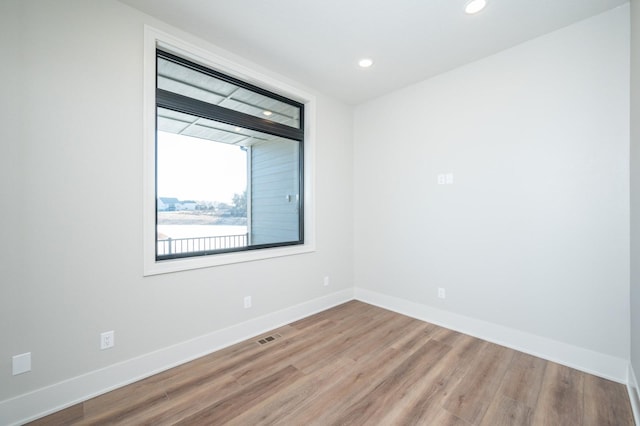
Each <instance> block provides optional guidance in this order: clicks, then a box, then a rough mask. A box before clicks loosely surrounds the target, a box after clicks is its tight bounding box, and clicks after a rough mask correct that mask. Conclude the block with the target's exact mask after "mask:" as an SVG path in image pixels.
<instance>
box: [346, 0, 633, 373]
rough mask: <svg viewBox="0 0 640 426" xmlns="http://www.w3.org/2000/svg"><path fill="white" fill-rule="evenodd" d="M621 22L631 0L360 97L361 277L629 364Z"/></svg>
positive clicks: (379, 289)
mask: <svg viewBox="0 0 640 426" xmlns="http://www.w3.org/2000/svg"><path fill="white" fill-rule="evenodd" d="M628 33H629V8H628V5H627V6H623V7H620V8H617V9H614V10H612V11H609V12H606V13H604V14H602V15H599V16H596V17H593V18H591V19H588V20H585V21H583V22H580V23H577V24H575V25H572V26H570V27H567V28H565V29H562V30H559V31H556V32H554V33H551V34H548V35H545V36H543V37H540V38H538V39H535V40H532V41H530V42H527V43H524V44H522V45H519V46H517V47H515V48H512V49H509V50H506V51H503V52H501V53H499V54H496V55H493V56H491V57H487V58H485V59H482V60H480V61H477V62H475V63H472V64H470V65H467V66H464V67H461V68H458V69H456V70H453V71H451V72H448V73H446V74H443V75H440V76H438V77H435V78H432V79H429V80H426V81H424V82H422V83H419V84H416V85H413V86H410V87H407V88H405V89H403V90H400V91H397V92H394V93H392V94H390V95H388V96H385V97H382V98H379V99H377V100H374V101H372V102H369V103H367V104H363V105H360V106H358V107H357V108H356V113H355V194H356V203H355V236H356V249H355V260H356V267H355V277H356V287H357V288H358V289H363V290H365V293H367V294H371V293H372V294H377V295H379V296H380V300H382V299H384V297H393V298H396V299H400V300H405V301H411V302H414V303H415V304H418V305H419V306H422V307H423V308H424V311H425V312H427V311H431V312H436V310H434V309H433V308H437V312H440V313H441V314H442V313H443V312H445V313H448V314H447V315H449V314H456V315H457V318H461V317H466V318H469V319H471V320H473V321H477V320H482V321H485V322H486V323H483V324H489V325H491V324H493V325H496V326H499V327H506V328H507V329H508V330H510V332H512V331H514V330H515V331H517V332H518V333H520V334H519V335H521V336H539V337H542V338H544V339H547V340H548V341H557V342H562V344H563V345H565V344H566V345H569V346H570V347H572V348H576V347H577V348H581V350H582V349H584V350H583V351H582V352H580V351H578V352H579V353H584V354H590V353H591V352H593V351H595V353H598V354H603V355H604V358H603V359H605V358H606V359H609V358H607V357H610V358H611V359H614V360H618V362H619V363H623V364H624V365H626V360H627V359H628V354H629V332H630V329H629V303H628V297H629V180H628V179H629V165H628V160H629V154H628V152H629V34H628ZM447 172H451V173H453V174H454V184H453V185H437V184H436V177H437V175H438V174H439V173H447ZM438 287H444V288H445V289H446V292H447V298H446V299H445V300H441V299H437V297H436V296H437V288H438ZM357 294H358V292H356V295H357ZM386 300H392V299H390V298H388V299H386ZM437 312H436V314H434V315H436V316H437ZM445 317H446V315H445V314H442V315H441V318H445ZM495 329H498V328H495ZM480 333H482V332H480ZM507 334H508V333H507ZM516 334H517V333H516ZM505 336H506V334H505ZM494 337H495V336H494ZM502 340H503V341H504V343H507V344H509V343H511V344H514V345H516V346H517V344H515V343H514V342H509V339H508V338H503V339H502ZM563 348H564V346H563ZM540 353H541V354H542V355H544V349H542V350H541V351H540ZM547 355H548V354H547ZM565 361H566V360H565ZM594 369H596V368H595V367H594ZM600 373H602V372H600ZM625 373H626V367H625ZM612 375H614V374H612ZM617 378H618V379H620V377H617Z"/></svg>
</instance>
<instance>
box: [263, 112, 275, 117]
mask: <svg viewBox="0 0 640 426" xmlns="http://www.w3.org/2000/svg"><path fill="white" fill-rule="evenodd" d="M262 113H263V114H264V115H266V116H267V117H268V116H270V115H271V114H273V113H272V112H271V111H262Z"/></svg>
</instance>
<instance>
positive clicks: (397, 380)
mask: <svg viewBox="0 0 640 426" xmlns="http://www.w3.org/2000/svg"><path fill="white" fill-rule="evenodd" d="M450 350H451V347H450V346H446V345H443V344H442V343H440V342H437V341H435V340H431V339H430V340H428V341H427V342H426V343H425V344H424V345H422V347H420V348H419V349H418V350H417V351H415V352H414V353H413V354H411V356H409V357H407V358H406V359H405V360H404V362H402V363H401V364H400V365H398V366H397V367H396V368H394V369H393V371H391V372H390V373H389V374H387V375H386V376H385V377H384V379H383V380H381V381H380V382H379V383H377V384H376V386H375V387H374V388H373V389H372V390H371V391H370V392H367V393H366V394H365V395H363V396H362V397H361V398H360V399H359V400H357V401H355V402H354V403H353V404H351V405H350V406H349V407H347V408H346V409H345V410H342V411H341V412H340V413H339V414H338V415H337V416H335V418H334V419H332V422H331V424H338V425H350V424H353V425H356V424H362V425H365V424H372V423H374V422H375V420H376V419H379V418H381V417H382V416H383V415H385V414H386V413H388V411H389V409H390V408H391V407H394V406H397V405H398V404H402V403H403V402H404V401H403V399H406V398H408V397H410V396H411V395H412V394H414V395H415V394H420V393H422V392H421V391H422V390H423V387H421V386H418V385H417V384H418V383H420V382H421V381H422V380H424V378H425V376H426V375H427V374H428V373H429V372H430V370H432V369H434V367H435V366H436V365H437V364H438V363H439V361H440V360H441V359H442V358H444V357H445V356H446V354H447V352H449V351H450Z"/></svg>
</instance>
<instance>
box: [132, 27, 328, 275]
mask: <svg viewBox="0 0 640 426" xmlns="http://www.w3.org/2000/svg"><path fill="white" fill-rule="evenodd" d="M156 49H161V50H163V51H165V52H169V53H175V54H176V55H177V56H181V57H185V58H188V59H189V60H190V61H193V62H195V63H196V64H202V66H204V67H207V68H213V69H215V70H219V71H220V72H222V73H224V74H226V75H228V76H230V77H231V78H237V79H238V80H240V81H243V82H246V83H248V84H251V85H254V86H258V87H260V88H262V89H264V90H265V91H267V92H272V93H275V94H276V95H281V96H283V97H285V98H289V99H291V100H294V101H296V102H300V103H301V104H303V105H304V115H303V116H302V117H300V118H301V123H303V126H304V134H305V140H304V142H303V143H302V145H301V148H302V149H303V151H304V164H300V167H301V168H302V170H303V181H304V187H303V191H302V194H303V198H304V199H303V200H302V203H301V206H302V211H303V213H302V216H301V220H303V221H304V228H301V234H302V235H304V243H303V244H297V245H288V246H282V247H271V248H254V249H251V250H245V251H237V252H228V253H219V254H214V255H210V256H196V257H187V258H177V259H168V260H160V261H156V191H155V185H156V169H155V168H156V162H155V159H156V144H155V135H156ZM214 49H215V48H214ZM211 50H212V47H211V46H210V45H209V46H208V45H207V44H206V43H204V42H200V41H196V44H194V43H188V42H185V41H182V40H180V39H178V38H177V37H174V36H172V35H170V34H167V33H165V32H162V31H160V30H157V29H155V28H153V27H150V26H147V25H145V31H144V78H143V84H144V93H143V97H144V108H143V111H144V136H143V140H144V171H143V173H144V176H143V239H144V241H143V248H144V250H143V252H144V253H143V256H144V272H143V275H144V276H150V275H157V274H164V273H170V272H178V271H185V270H192V269H199V268H207V267H214V266H221V265H228V264H234V263H240V262H250V261H256V260H263V259H270V258H275V257H281V256H291V255H298V254H302V253H309V252H313V251H315V205H314V193H315V191H314V189H315V173H314V170H315V167H314V162H315V146H314V145H315V143H314V142H315V109H316V100H315V97H314V96H313V95H311V94H309V93H307V92H305V91H302V90H300V89H298V88H295V87H293V86H291V85H290V84H288V83H285V82H282V81H280V80H279V79H276V78H274V77H272V76H270V75H267V74H264V73H261V72H259V71H256V70H254V69H253V68H251V67H249V66H246V65H242V64H240V63H238V62H235V61H232V60H230V59H228V58H226V57H224V56H220V55H218V54H216V53H213V52H212V51H211ZM302 218H303V219H302Z"/></svg>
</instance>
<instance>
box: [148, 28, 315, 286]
mask: <svg viewBox="0 0 640 426" xmlns="http://www.w3.org/2000/svg"><path fill="white" fill-rule="evenodd" d="M147 37H149V38H152V39H153V45H151V43H150V42H149V40H147V46H146V48H147V61H149V55H150V48H151V46H153V55H154V56H153V60H154V64H153V65H154V66H153V67H148V68H152V69H153V70H154V74H153V92H152V96H150V95H149V93H147V94H146V96H145V98H146V102H147V103H149V102H150V101H151V99H153V107H152V110H153V119H152V122H153V129H147V130H148V132H147V133H148V134H147V137H146V144H147V149H146V154H147V155H146V157H147V159H146V164H147V171H146V172H145V178H146V180H147V184H146V185H145V187H146V188H147V191H146V192H147V193H146V194H145V197H146V198H145V274H146V275H149V274H155V273H162V272H173V271H178V270H184V269H192V268H198V267H206V266H215V265H220V264H226V263H235V262H241V261H247V260H256V259H262V258H267V257H274V256H283V255H289V254H297V253H303V252H308V251H312V250H313V241H312V237H313V235H312V232H309V230H311V231H312V227H311V226H309V225H310V223H309V222H312V220H313V215H311V214H310V212H309V211H308V210H309V208H310V204H311V200H312V198H311V196H310V194H308V192H311V191H310V189H311V188H312V186H311V185H310V182H309V180H311V177H312V175H311V174H310V173H309V170H308V168H309V166H310V165H311V162H310V159H309V157H310V155H311V154H312V153H308V152H307V151H309V149H308V148H309V146H310V143H309V142H310V135H308V134H307V133H308V131H309V129H312V127H311V126H309V125H308V123H307V121H308V120H306V118H307V117H308V116H309V111H308V110H309V109H310V108H311V109H312V108H313V103H312V102H311V100H310V97H307V96H304V97H301V96H300V95H299V94H298V93H295V92H294V93H291V90H274V84H273V81H271V82H265V83H266V84H264V85H261V84H260V81H259V80H260V79H256V78H254V77H253V76H251V75H249V79H247V78H246V77H245V76H247V70H246V69H243V70H241V72H238V73H236V75H232V74H233V71H234V70H233V67H229V63H228V62H225V61H224V60H223V61H220V59H221V58H216V59H217V61H214V62H218V63H220V62H222V63H220V66H219V67H216V66H215V65H216V64H215V63H213V64H211V62H212V61H208V60H202V56H201V54H193V55H191V53H192V52H189V50H187V49H185V48H184V47H182V46H181V47H180V48H174V47H172V46H169V45H167V44H165V43H163V42H161V41H160V40H158V39H159V37H158V34H157V33H156V32H155V31H154V30H151V29H147ZM174 42H175V40H174ZM192 50H196V51H197V50H198V49H197V48H192ZM178 52H179V53H178ZM185 52H189V53H185ZM199 53H202V52H199ZM220 69H223V70H224V71H225V72H222V71H220ZM229 70H231V71H232V72H231V73H230V72H229ZM239 74H240V75H241V76H242V77H245V78H238V75H239ZM149 77H150V75H149V73H147V77H146V78H147V80H148V79H149ZM247 80H251V82H248V81H247ZM266 80H268V79H266ZM256 82H257V83H258V84H256ZM146 83H147V92H149V91H151V90H150V89H151V87H150V84H149V81H147V82H146ZM275 86H277V84H276V85H275ZM275 88H276V89H278V87H275ZM291 94H293V96H291ZM287 95H289V96H287ZM294 98H295V99H294ZM149 107H150V105H147V109H149ZM149 115H150V114H149V112H147V117H148V119H147V126H148V127H149V125H150V123H151V120H150V119H149ZM310 133H312V132H310ZM149 181H151V182H149ZM151 188H153V199H152V200H151V195H150V192H151V191H150V189H151ZM151 207H152V210H153V211H152V212H150V211H149V210H151ZM150 213H151V214H150ZM149 216H151V217H149ZM151 236H152V244H153V245H152V246H151V245H150V244H149V241H148V240H149V237H151Z"/></svg>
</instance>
